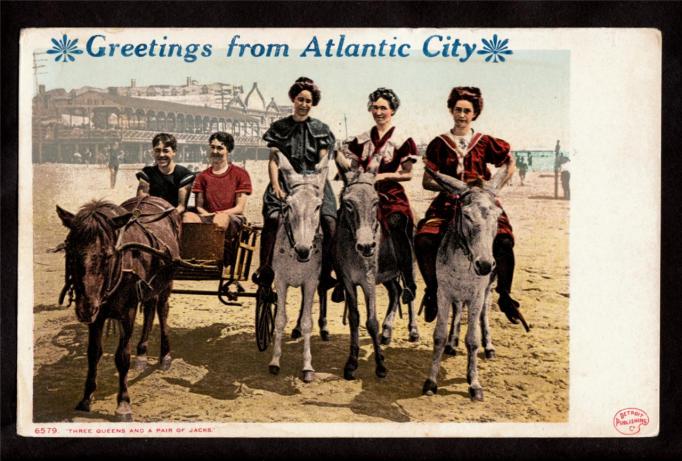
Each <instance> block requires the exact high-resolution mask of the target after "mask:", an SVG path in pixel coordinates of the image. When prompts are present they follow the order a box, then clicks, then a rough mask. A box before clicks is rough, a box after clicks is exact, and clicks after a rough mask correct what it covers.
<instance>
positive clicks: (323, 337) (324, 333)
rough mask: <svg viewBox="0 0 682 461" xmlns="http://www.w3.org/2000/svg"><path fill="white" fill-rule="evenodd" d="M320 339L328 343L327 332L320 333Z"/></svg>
mask: <svg viewBox="0 0 682 461" xmlns="http://www.w3.org/2000/svg"><path fill="white" fill-rule="evenodd" d="M292 336H293V335H292ZM320 338H322V341H329V340H330V339H331V338H330V336H329V332H328V331H327V330H322V331H320Z"/></svg>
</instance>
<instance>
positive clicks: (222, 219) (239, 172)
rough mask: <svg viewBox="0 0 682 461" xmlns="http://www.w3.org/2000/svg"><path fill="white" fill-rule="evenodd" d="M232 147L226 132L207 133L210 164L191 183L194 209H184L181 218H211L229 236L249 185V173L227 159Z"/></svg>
mask: <svg viewBox="0 0 682 461" xmlns="http://www.w3.org/2000/svg"><path fill="white" fill-rule="evenodd" d="M233 149H234V138H233V137H232V135H230V134H229V133H225V132H222V131H218V132H216V133H213V134H212V135H211V136H210V137H209V139H208V155H209V161H210V166H209V167H208V168H207V169H206V170H204V171H202V172H201V173H199V174H198V175H197V179H196V181H195V182H194V186H193V187H192V192H194V193H195V194H196V195H195V197H196V202H195V203H196V213H195V212H187V213H185V215H184V219H183V221H184V222H212V223H214V224H216V225H218V226H220V227H222V228H223V229H226V230H227V234H228V236H229V234H231V233H235V232H236V231H237V230H238V228H239V226H240V225H241V223H242V222H243V221H244V217H243V214H244V209H245V208H246V199H247V197H248V196H249V195H250V194H251V190H252V188H251V177H250V176H249V173H248V172H247V171H246V170H245V169H243V168H240V167H239V166H237V165H234V164H232V162H231V161H230V152H232V150H233Z"/></svg>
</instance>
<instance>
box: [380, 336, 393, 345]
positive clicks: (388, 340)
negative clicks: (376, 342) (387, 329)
mask: <svg viewBox="0 0 682 461" xmlns="http://www.w3.org/2000/svg"><path fill="white" fill-rule="evenodd" d="M389 344H391V337H390V336H384V335H381V345H382V346H388V345H389Z"/></svg>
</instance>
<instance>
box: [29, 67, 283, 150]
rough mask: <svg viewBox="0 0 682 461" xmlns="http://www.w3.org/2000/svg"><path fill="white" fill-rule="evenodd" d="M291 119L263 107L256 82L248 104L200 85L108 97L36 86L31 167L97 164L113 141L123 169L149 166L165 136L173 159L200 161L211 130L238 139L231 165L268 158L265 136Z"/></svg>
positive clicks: (279, 109) (233, 92)
mask: <svg viewBox="0 0 682 461" xmlns="http://www.w3.org/2000/svg"><path fill="white" fill-rule="evenodd" d="M226 87H229V88H228V89H226ZM189 103H192V104H189ZM202 103H203V105H202ZM290 112H291V107H290V106H279V105H277V104H276V103H275V101H274V99H271V101H270V102H269V103H266V102H265V98H264V97H263V95H262V94H261V92H260V90H259V89H258V86H257V84H256V83H254V84H253V87H252V88H251V90H250V91H249V93H248V94H247V95H246V97H244V94H243V90H242V88H241V87H235V86H231V85H226V84H212V85H197V84H196V82H194V81H191V80H190V79H188V84H187V85H185V86H178V87H174V86H169V85H164V86H161V85H155V86H149V87H136V86H135V82H134V80H133V81H131V86H130V87H124V88H121V87H111V88H108V89H107V90H101V89H97V88H92V87H83V88H80V89H75V90H71V91H69V92H67V91H65V90H64V89H61V88H60V89H54V90H50V91H45V88H44V87H43V86H41V87H40V89H39V92H38V95H36V96H35V98H34V99H33V138H32V139H33V161H34V162H38V163H41V162H72V161H86V160H87V161H96V160H97V159H99V161H102V159H103V158H104V153H105V151H106V149H107V148H108V147H109V146H110V145H112V144H113V143H114V142H118V143H119V144H120V146H121V148H122V150H123V151H124V152H125V158H124V159H123V162H132V163H138V162H143V163H148V162H150V161H151V156H150V150H151V140H152V138H153V137H154V135H155V134H156V133H159V132H168V133H172V134H173V135H175V137H176V138H177V140H178V160H179V161H183V162H198V161H202V160H203V159H204V158H205V151H206V145H207V142H208V136H209V134H210V133H212V132H214V131H227V132H229V133H231V134H232V135H233V136H234V137H235V144H236V147H235V152H234V155H233V158H234V159H235V160H242V159H245V158H266V155H267V149H266V147H265V145H264V143H263V141H262V139H261V137H262V134H263V133H264V132H265V130H267V128H268V127H269V126H270V124H271V123H272V121H274V120H276V119H279V118H281V117H284V116H286V115H288V114H289V113H290ZM75 154H78V155H75Z"/></svg>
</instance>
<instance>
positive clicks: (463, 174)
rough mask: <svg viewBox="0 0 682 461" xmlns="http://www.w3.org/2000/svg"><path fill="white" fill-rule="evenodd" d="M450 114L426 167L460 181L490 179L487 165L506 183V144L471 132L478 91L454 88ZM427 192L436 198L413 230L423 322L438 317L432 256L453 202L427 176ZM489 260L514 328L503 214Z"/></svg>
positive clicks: (510, 247)
mask: <svg viewBox="0 0 682 461" xmlns="http://www.w3.org/2000/svg"><path fill="white" fill-rule="evenodd" d="M448 109H449V110H450V113H451V114H452V117H453V120H454V127H453V128H452V129H451V130H450V131H448V132H446V133H443V134H441V135H439V136H437V137H436V138H434V139H433V140H432V141H431V142H430V143H429V145H428V147H427V149H426V158H425V160H424V161H425V163H426V166H427V167H429V168H431V169H432V170H435V171H439V172H441V173H443V174H446V175H449V176H452V177H453V178H457V179H459V180H461V181H465V182H467V181H471V180H476V179H483V180H489V179H490V177H491V174H490V170H489V169H488V164H492V165H495V167H497V168H505V169H506V176H505V177H504V178H503V180H502V183H501V184H500V187H501V185H502V184H504V183H506V182H507V181H508V180H509V179H510V178H511V177H512V175H513V174H514V171H515V167H514V161H513V159H512V157H511V154H510V147H509V144H508V143H507V142H506V141H504V140H502V139H497V138H494V137H492V136H489V135H485V134H481V133H477V132H475V131H474V130H473V128H472V127H471V122H473V121H474V120H476V119H477V118H478V116H479V115H480V114H481V111H482V109H483V97H482V95H481V91H480V90H479V89H478V88H475V87H455V88H453V89H452V91H451V92H450V97H449V98H448ZM422 184H423V186H424V188H425V189H427V190H432V191H438V192H440V194H438V195H437V196H436V198H435V199H434V200H433V202H431V206H430V207H429V209H428V210H427V211H426V216H425V217H424V219H422V220H421V221H420V222H419V224H418V225H417V234H416V236H415V242H414V243H415V251H416V254H417V262H418V263H419V269H420V271H421V273H422V276H423V277H424V282H425V283H426V293H425V295H424V302H423V303H424V307H425V309H424V313H425V318H426V321H427V322H431V321H433V319H434V318H435V317H436V314H437V313H438V305H437V300H436V290H437V281H436V255H437V253H438V247H439V246H440V242H441V239H442V237H443V235H444V234H445V230H446V228H447V226H448V223H449V222H450V221H451V219H452V217H453V214H454V212H455V208H456V206H457V198H456V197H453V196H452V195H450V194H448V193H446V192H444V191H443V189H442V188H441V187H440V185H438V183H437V182H436V181H435V180H434V179H433V178H432V177H431V176H430V175H427V174H425V175H424V179H423V182H422ZM493 255H494V257H495V263H496V267H497V269H496V270H497V288H496V290H497V292H498V293H499V295H500V297H499V299H498V304H499V306H500V310H501V311H502V312H504V313H505V315H506V316H507V318H508V319H509V320H510V321H511V322H512V323H518V321H519V320H518V317H517V315H516V309H517V308H518V307H519V303H518V302H517V301H515V300H514V299H512V297H511V296H510V293H511V286H512V280H513V276H514V265H515V261H514V234H513V232H512V227H511V224H510V222H509V218H508V217H507V215H506V213H502V215H501V216H500V219H499V220H498V224H497V236H496V237H495V240H494V242H493Z"/></svg>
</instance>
